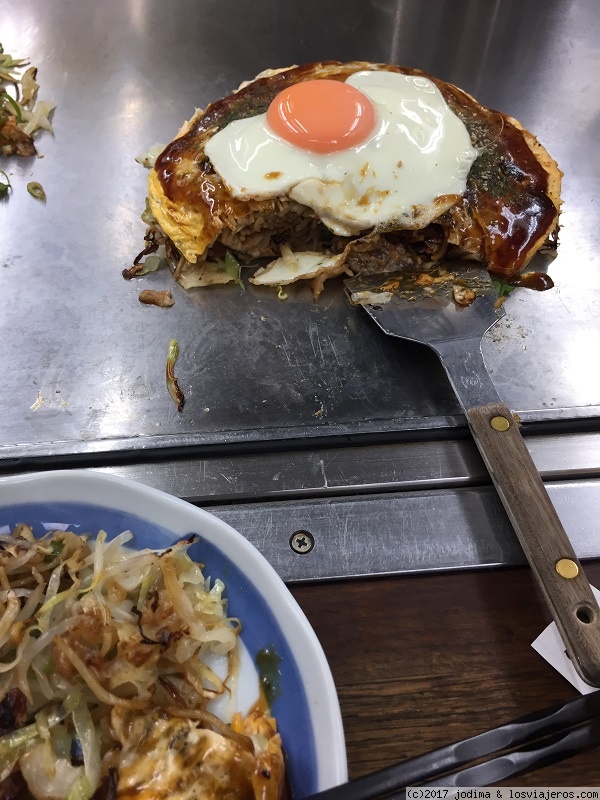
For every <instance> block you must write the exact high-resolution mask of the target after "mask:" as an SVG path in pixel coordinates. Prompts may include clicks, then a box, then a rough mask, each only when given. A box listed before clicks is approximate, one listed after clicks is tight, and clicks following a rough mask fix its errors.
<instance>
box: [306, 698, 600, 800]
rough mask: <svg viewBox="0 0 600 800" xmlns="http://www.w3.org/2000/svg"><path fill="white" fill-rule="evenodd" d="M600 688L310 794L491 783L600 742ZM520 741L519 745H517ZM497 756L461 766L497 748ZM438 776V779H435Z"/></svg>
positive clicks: (341, 795)
mask: <svg viewBox="0 0 600 800" xmlns="http://www.w3.org/2000/svg"><path fill="white" fill-rule="evenodd" d="M599 714H600V692H597V693H592V694H589V695H585V696H584V697H578V698H577V699H576V700H571V701H570V702H568V703H564V704H563V705H559V706H552V707H551V708H548V709H544V710H543V711H538V712H536V713H534V714H528V715H527V716H524V717H521V718H520V719H517V720H515V721H514V722H509V723H508V724H506V725H502V726H500V727H499V728H494V729H492V730H490V731H486V732H485V733H480V734H478V735H477V736H472V737H471V738H469V739H464V740H463V741H460V742H455V743H454V744H450V745H448V746H447V747H442V748H440V749H439V750H433V751H431V752H430V753H425V755H422V756H417V757H416V758H411V759H409V760H408V761H403V762H402V763H400V764H395V765H394V766H392V767H388V768H387V769H382V770H379V771H378V772H373V773H371V774H370V775H365V776H364V777H363V778H358V779H356V780H354V781H349V782H348V783H345V784H342V785H341V786H335V787H333V788H332V789H327V790H325V791H324V792H319V793H318V794H315V795H312V796H311V797H309V798H307V800H379V798H390V800H391V798H396V799H397V800H403V798H404V797H405V796H406V787H407V786H415V785H420V786H463V787H464V786H488V785H489V784H491V783H496V782H498V781H500V780H504V779H505V778H508V777H511V776H513V775H518V774H521V773H523V772H526V771H527V770H532V769H535V768H538V767H541V766H544V765H545V764H548V763H555V762H557V761H560V760H561V759H563V758H568V757H569V756H571V755H574V754H575V753H578V752H582V751H583V750H586V749H589V748H590V747H594V746H596V745H598V744H600V717H599V716H598V715H599ZM517 747H520V748H521V749H520V750H516V749H515V748H517ZM499 752H500V753H501V754H500V755H498V756H497V757H495V758H492V759H491V760H489V761H484V762H483V763H480V764H476V765H474V766H472V767H468V768H466V769H461V770H460V771H458V772H452V771H453V770H456V769H457V768H459V767H461V766H463V765H465V764H467V763H469V762H471V761H476V760H478V759H481V758H484V757H485V756H489V755H491V754H494V753H499ZM432 779H433V780H432Z"/></svg>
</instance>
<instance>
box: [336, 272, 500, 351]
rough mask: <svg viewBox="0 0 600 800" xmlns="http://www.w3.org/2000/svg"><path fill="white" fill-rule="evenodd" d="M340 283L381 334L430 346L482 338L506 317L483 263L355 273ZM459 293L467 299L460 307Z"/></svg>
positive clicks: (464, 299)
mask: <svg viewBox="0 0 600 800" xmlns="http://www.w3.org/2000/svg"><path fill="white" fill-rule="evenodd" d="M440 272H441V274H439V273H440ZM429 281H431V282H429ZM344 284H345V286H346V289H347V290H348V292H349V296H350V300H351V302H352V303H353V304H354V305H362V306H363V307H364V309H365V311H367V312H368V314H369V315H370V316H371V317H372V318H373V319H374V320H375V322H376V323H377V324H378V325H379V327H380V328H381V329H382V330H383V332H384V333H386V334H388V335H389V336H397V337H400V338H402V339H408V340H410V341H413V342H420V343H421V344H427V345H429V346H431V345H434V344H435V343H436V342H440V341H449V340H454V339H473V338H476V337H479V338H481V337H482V336H483V334H484V333H485V332H486V331H487V330H489V329H490V328H491V327H492V325H494V324H495V323H496V322H498V320H499V319H500V318H501V317H502V316H503V315H504V310H503V309H502V308H498V309H497V308H496V307H495V306H496V303H497V300H498V296H497V293H496V290H495V287H494V285H493V283H492V281H491V279H490V276H489V274H488V272H487V271H486V270H485V269H482V268H481V267H473V266H468V267H464V268H461V269H460V270H457V269H454V270H452V271H448V270H445V269H444V268H441V270H437V271H434V272H427V273H424V272H415V271H407V270H403V271H402V272H398V273H393V274H391V275H385V276H382V275H371V276H368V277H362V276H358V277H355V278H350V279H348V280H346V281H344ZM469 293H471V294H472V295H473V296H472V297H470V295H469ZM457 297H458V298H462V300H463V302H465V301H469V300H470V302H467V304H465V305H462V304H460V303H459V302H457V299H456V298H457Z"/></svg>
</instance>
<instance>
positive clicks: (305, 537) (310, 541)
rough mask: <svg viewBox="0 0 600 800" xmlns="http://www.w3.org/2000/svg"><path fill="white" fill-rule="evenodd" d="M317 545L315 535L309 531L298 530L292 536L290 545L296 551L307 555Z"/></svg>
mask: <svg viewBox="0 0 600 800" xmlns="http://www.w3.org/2000/svg"><path fill="white" fill-rule="evenodd" d="M314 546H315V537H314V536H313V535H312V533H309V531H296V532H295V533H292V535H291V536H290V547H291V548H292V550H293V551H294V553H298V555H301V556H305V555H306V554H307V553H310V551H311V550H312V549H313V547H314Z"/></svg>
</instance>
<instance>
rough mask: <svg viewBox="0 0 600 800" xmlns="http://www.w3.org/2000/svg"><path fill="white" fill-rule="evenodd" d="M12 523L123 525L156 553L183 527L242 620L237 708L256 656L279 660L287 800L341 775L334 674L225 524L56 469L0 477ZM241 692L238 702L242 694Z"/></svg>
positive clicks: (298, 616) (300, 620) (109, 481)
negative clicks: (273, 656) (289, 791)
mask: <svg viewBox="0 0 600 800" xmlns="http://www.w3.org/2000/svg"><path fill="white" fill-rule="evenodd" d="M19 522H25V523H27V524H29V525H32V526H33V528H34V531H35V532H36V534H38V535H42V534H43V533H45V532H46V531H47V530H51V529H53V528H57V527H60V528H61V529H65V527H66V526H68V529H69V530H72V531H75V532H77V533H93V534H96V533H98V531H99V530H101V529H104V530H105V531H106V532H107V533H108V536H109V538H112V537H113V536H116V535H117V534H119V533H121V532H122V531H125V530H130V531H131V532H132V533H133V534H134V539H133V541H132V542H130V544H129V546H132V545H133V546H135V547H137V548H144V547H150V548H153V549H161V548H164V547H168V546H169V545H171V544H173V543H174V542H175V541H177V540H178V539H181V538H182V537H184V536H187V535H188V534H190V533H196V534H198V535H199V536H200V537H201V538H200V541H199V542H198V543H197V544H195V545H194V546H193V547H192V548H191V549H190V551H189V553H190V555H191V557H192V558H194V559H195V560H196V561H199V562H202V563H203V564H205V569H204V574H205V575H206V576H211V577H212V578H213V579H214V578H217V577H218V578H220V579H221V580H222V581H223V582H224V583H225V587H226V589H225V595H226V596H227V598H228V613H229V614H230V615H231V616H235V617H239V618H240V619H241V620H242V624H243V631H242V642H243V645H244V650H245V651H246V653H245V656H244V658H243V659H242V665H241V670H240V676H239V684H240V694H241V695H242V696H243V697H242V699H241V700H240V704H241V706H242V708H241V709H240V710H242V711H245V710H246V709H245V708H243V706H244V705H247V704H248V702H250V703H251V702H252V699H253V698H255V692H256V693H257V691H258V676H257V671H256V668H255V660H256V656H257V655H258V654H259V653H261V652H262V651H263V650H265V649H270V650H271V651H274V652H275V653H276V654H277V656H279V658H280V659H281V661H280V662H279V671H280V673H281V675H280V678H279V679H278V681H279V687H278V688H279V694H278V696H277V697H276V699H274V700H273V702H272V704H271V711H272V713H273V714H274V716H275V717H276V719H277V723H278V727H279V730H280V732H281V737H282V740H283V746H284V750H285V753H286V757H287V762H288V775H289V780H290V785H291V788H292V790H293V797H294V798H295V800H301V798H303V797H306V796H307V795H309V794H311V793H313V792H317V791H321V790H323V789H326V788H329V787H330V786H335V785H337V784H339V783H342V782H344V781H345V780H347V766H346V751H345V746H344V734H343V728H342V721H341V715H340V708H339V704H338V700H337V695H336V691H335V686H334V683H333V678H332V676H331V672H330V670H329V666H328V664H327V661H326V659H325V655H324V653H323V651H322V649H321V646H320V644H319V642H318V640H317V637H316V635H315V633H314V631H313V630H312V628H311V627H310V625H309V623H308V620H307V619H306V617H305V616H304V614H303V613H302V611H301V609H300V607H299V606H298V604H297V603H296V601H295V600H294V598H293V597H292V596H291V594H290V593H289V592H288V590H287V588H286V587H285V584H284V583H283V581H282V580H281V579H280V578H279V576H278V575H277V573H276V572H275V570H274V569H273V568H272V567H271V566H270V564H268V562H267V561H266V560H265V559H264V557H263V556H262V555H261V554H260V553H259V552H258V551H257V550H256V549H255V548H254V547H253V546H252V545H251V544H250V543H249V542H248V541H247V539H245V538H244V537H243V536H242V535H241V534H239V533H237V531H235V530H234V529H233V528H231V527H230V526H229V525H227V524H226V523H225V522H222V521H221V520H220V519H218V518H217V517H215V516H213V515H212V514H209V513H208V512H206V511H203V510H202V509H199V508H196V507H195V506H192V505H190V504H189V503H186V502H185V501H183V500H179V499H178V498H176V497H172V496H171V495H168V494H165V493H164V492H160V491H157V490H155V489H150V488H148V487H146V486H143V485H141V484H139V483H135V482H134V481H129V480H125V479H123V478H116V477H112V476H108V475H102V474H98V473H91V472H79V471H56V472H46V473H37V474H33V475H22V476H17V477H10V478H2V479H0V528H5V526H8V527H10V528H12V527H14V526H15V525H16V524H17V523H19ZM244 698H245V699H244Z"/></svg>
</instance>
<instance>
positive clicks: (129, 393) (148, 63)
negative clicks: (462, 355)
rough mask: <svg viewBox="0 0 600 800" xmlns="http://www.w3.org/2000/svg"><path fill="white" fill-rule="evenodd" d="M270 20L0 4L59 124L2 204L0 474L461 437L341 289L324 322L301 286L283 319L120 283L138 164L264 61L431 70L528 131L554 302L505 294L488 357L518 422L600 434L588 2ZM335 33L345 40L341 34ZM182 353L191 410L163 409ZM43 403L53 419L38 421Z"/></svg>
mask: <svg viewBox="0 0 600 800" xmlns="http://www.w3.org/2000/svg"><path fill="white" fill-rule="evenodd" d="M265 12H266V6H265V8H263V7H262V6H261V4H260V2H258V4H257V3H254V4H252V5H248V4H247V3H245V2H243V0H230V2H228V3H220V2H216V0H198V2H196V3H194V4H193V6H190V5H189V4H188V3H186V2H184V0H173V2H172V3H170V4H169V13H168V14H166V13H165V10H164V4H163V3H161V2H160V0H148V2H144V3H140V2H138V0H127V2H125V3H120V2H117V0H107V2H104V3H100V4H98V3H96V4H93V3H80V2H78V1H77V0H58V1H57V2H56V3H53V4H51V5H48V4H39V3H35V2H33V0H5V2H4V4H3V19H2V22H3V26H2V37H3V44H4V45H5V47H6V48H7V51H11V52H15V53H19V54H21V53H23V54H25V55H28V56H30V57H31V59H32V63H34V64H36V65H37V66H38V67H39V70H40V71H39V81H40V83H41V85H42V86H43V90H44V95H45V96H47V97H49V98H51V99H53V100H55V101H56V102H57V103H58V108H57V110H56V114H55V118H54V123H55V131H56V135H55V138H54V139H53V138H52V137H50V136H43V137H42V138H41V139H40V140H39V145H40V151H41V152H42V153H43V154H44V158H43V159H37V160H36V161H35V163H33V164H30V163H27V164H24V163H18V164H15V163H14V162H11V165H10V168H9V172H10V173H11V180H12V179H13V178H14V180H13V183H14V184H15V187H16V191H15V192H14V193H13V196H12V197H11V198H10V202H8V203H3V204H2V214H3V223H2V231H3V250H2V254H1V256H0V287H1V288H2V290H3V296H4V297H8V298H10V302H8V303H6V304H5V305H4V308H3V314H2V318H1V319H0V336H1V337H2V342H3V353H4V358H5V361H4V366H5V370H4V374H3V386H2V392H1V395H0V420H1V421H0V427H1V433H2V447H0V457H3V458H5V459H8V458H13V457H19V458H26V457H30V456H34V455H35V456H36V457H39V456H44V455H49V454H56V455H64V456H67V455H70V454H73V453H103V452H111V453H114V452H123V453H125V452H128V451H137V452H138V453H139V452H140V451H147V450H151V449H154V448H164V447H178V446H188V445H199V446H203V445H209V444H210V445H213V444H219V445H223V446H226V445H232V444H234V443H248V442H251V441H253V442H256V443H260V442H264V441H270V440H273V439H282V440H297V439H301V438H306V437H320V436H325V437H346V436H347V435H349V434H356V433H365V434H369V435H370V434H375V433H385V432H391V431H396V432H403V431H421V432H427V431H429V430H431V429H439V428H445V429H452V428H454V427H456V426H457V425H463V424H464V420H463V418H462V416H461V414H460V412H459V409H458V406H457V403H456V401H455V399H454V397H453V395H452V392H451V391H450V388H449V387H448V385H447V383H446V379H445V376H444V373H443V371H442V369H441V368H440V367H439V365H438V364H437V363H436V360H435V357H434V356H433V354H429V353H427V352H426V351H424V349H423V348H421V347H418V346H416V345H408V344H406V345H401V346H399V344H398V343H397V342H389V341H387V340H386V339H385V337H383V336H380V335H379V334H378V332H377V331H375V330H373V328H372V326H370V325H369V324H368V320H364V319H363V318H362V315H361V314H360V313H359V312H358V310H357V309H352V308H350V307H349V306H348V305H347V304H346V301H345V299H344V297H343V296H342V292H341V289H340V287H339V286H336V287H330V288H329V289H328V290H327V291H326V293H325V294H324V295H323V297H322V298H321V300H320V302H319V304H318V305H316V306H315V305H313V304H312V300H311V298H310V293H309V291H308V290H307V289H306V288H299V289H293V288H292V289H290V291H288V294H289V295H290V299H289V300H287V301H286V302H285V304H282V303H281V302H280V301H278V300H277V298H276V297H275V296H274V295H273V294H272V293H270V292H269V291H265V290H261V289H259V288H257V287H251V288H249V289H248V290H247V291H246V292H245V293H242V292H241V291H240V290H239V289H237V288H233V287H224V288H223V289H215V290H208V291H204V292H201V291H196V292H194V291H192V292H189V293H186V292H184V291H183V290H181V289H180V287H178V286H175V287H173V284H172V281H171V278H170V276H169V275H167V274H164V273H155V274H154V275H152V276H148V277H147V278H144V279H141V280H139V281H132V282H125V281H123V279H122V278H121V270H122V269H123V268H124V267H127V266H129V265H130V263H131V260H132V258H133V256H134V255H135V254H136V253H137V251H138V250H139V249H140V246H141V241H142V237H143V230H144V225H143V223H142V222H141V220H140V219H139V214H140V213H141V211H142V210H143V207H144V197H145V180H146V174H145V171H144V170H143V169H142V168H141V167H140V166H139V165H138V164H136V163H135V161H134V158H135V156H137V155H138V154H139V153H140V152H143V151H144V150H145V149H146V148H147V147H148V146H150V145H152V144H154V143H155V142H157V141H158V142H160V141H163V142H164V141H167V140H169V139H170V138H171V137H172V136H173V134H174V133H175V131H176V130H177V128H178V127H179V125H180V123H181V122H182V121H183V120H184V119H185V118H189V116H190V114H191V113H192V112H193V110H194V108H195V107H196V106H204V105H205V104H206V103H207V102H209V101H210V100H212V99H215V98H217V97H219V96H221V95H223V94H225V93H227V92H229V91H231V89H233V88H234V87H235V86H236V85H237V84H238V83H239V82H240V81H241V80H243V79H245V78H248V77H251V76H252V75H254V74H256V73H257V72H259V71H260V70H261V69H263V68H264V67H265V66H271V67H273V66H282V65H284V64H287V63H294V62H295V63H301V62H305V61H310V60H314V59H318V58H338V59H342V60H348V59H351V58H356V57H358V58H365V59H371V60H375V61H390V60H392V61H397V62H400V63H403V64H407V65H411V66H418V67H421V68H422V69H424V70H425V71H428V72H431V73H432V74H436V75H439V76H440V77H442V78H444V79H446V80H449V81H452V82H454V83H456V84H458V85H459V86H462V87H463V88H464V89H466V90H467V91H470V92H472V93H473V94H475V95H476V96H477V97H478V99H480V100H481V101H482V102H483V103H486V104H488V105H490V106H491V107H497V108H501V109H502V110H504V111H506V112H508V113H510V114H512V115H514V116H515V117H517V118H518V119H520V121H521V122H523V124H525V125H526V126H527V127H528V128H530V129H531V130H532V131H534V132H535V133H536V134H537V135H538V136H539V138H540V139H541V141H542V142H543V143H544V144H545V145H546V146H547V147H548V149H549V151H550V152H551V153H552V154H553V155H554V156H555V157H556V158H557V159H558V160H559V162H560V165H561V167H562V169H563V170H564V172H565V183H564V200H565V203H564V207H563V214H562V217H561V223H562V229H561V248H560V252H559V255H558V258H557V259H556V261H555V262H554V263H553V264H552V267H551V274H552V276H553V278H554V280H555V282H556V288H555V289H554V290H551V291H549V292H545V293H542V294H538V293H533V292H526V291H525V290H519V291H516V292H514V293H513V295H512V296H511V297H510V298H509V300H508V301H507V303H506V305H505V308H506V311H507V316H506V317H505V319H504V320H503V322H502V323H500V324H499V326H497V330H494V331H493V332H492V333H491V334H490V335H488V336H487V337H486V340H485V342H484V353H485V358H486V363H487V364H488V365H489V367H490V372H491V374H492V378H493V380H494V383H495V384H496V388H497V389H498V392H499V393H500V394H501V396H502V397H503V398H505V399H506V401H507V403H508V405H509V406H510V407H511V409H512V410H514V411H517V412H518V413H519V414H520V415H521V417H522V419H524V420H557V419H558V420H560V419H565V418H570V419H581V418H585V417H598V416H599V415H600V386H599V384H598V377H597V375H596V373H595V372H594V370H592V369H590V368H589V364H590V361H589V357H588V359H587V360H586V354H588V353H590V352H591V351H592V347H593V342H598V341H600V313H598V311H599V309H600V268H599V267H600V262H599V258H600V256H599V255H598V253H599V252H600V225H599V224H598V222H599V220H598V214H599V213H600V212H599V211H598V207H597V203H595V202H592V201H593V199H594V197H595V194H596V187H597V185H598V180H599V179H600V175H599V174H598V169H599V168H600V167H599V165H598V162H597V160H593V159H591V158H590V159H586V160H584V159H583V158H582V156H583V154H585V153H590V152H594V151H595V142H596V138H597V136H596V133H595V127H594V126H595V121H596V118H597V113H598V99H597V93H596V92H595V85H594V78H593V76H594V75H595V72H596V70H595V64H596V42H597V40H598V35H599V33H600V31H599V27H600V20H599V18H598V15H597V12H596V4H595V2H594V0H581V1H580V2H577V3H575V2H558V0H536V1H535V2H530V3H527V4H524V3H523V2H521V1H520V0H503V2H502V3H499V2H495V3H489V2H486V1H485V0H479V2H477V1H476V2H473V1H472V0H440V2H438V3H436V4H435V11H432V7H431V6H430V5H429V4H423V3H421V2H419V0H403V2H388V1H387V0H369V1H367V2H363V0H344V1H343V2H342V0H331V2H329V3H327V4H326V6H325V7H324V6H323V4H322V3H321V2H320V0H304V2H302V3H299V2H289V3H279V4H273V3H269V5H268V13H265ZM334 19H335V20H338V19H343V20H344V35H343V36H339V37H332V36H331V25H330V24H329V23H328V20H329V22H330V21H331V20H334ZM424 30H426V31H427V35H425V36H424V35H423V31H424ZM573 87H577V91H574V90H573ZM29 180H38V181H39V182H40V183H42V185H43V186H44V188H45V190H46V192H47V194H48V202H47V204H46V205H45V206H42V205H41V204H38V206H39V207H35V204H34V201H33V200H32V199H31V198H30V197H29V196H28V195H27V193H26V191H25V189H24V187H25V184H26V183H27V182H28V181H29ZM140 287H142V288H151V289H166V288H171V289H172V291H173V295H174V298H175V305H174V306H173V308H172V309H158V308H152V307H141V306H140V304H139V303H138V302H137V294H138V291H139V288H140ZM262 318H264V321H262ZM174 337H175V338H177V339H178V340H179V342H180V345H181V351H182V356H181V361H180V368H181V380H182V390H183V391H184V393H185V395H186V398H187V405H186V409H185V413H184V414H183V415H178V414H177V412H176V409H174V408H173V407H172V404H171V403H170V400H169V398H168V397H166V396H165V393H164V391H163V380H162V367H163V364H162V353H163V352H164V349H165V347H166V344H167V342H168V341H169V340H170V339H171V338H174ZM38 390H39V391H41V392H42V395H43V397H44V398H54V399H55V402H50V401H48V402H44V404H43V405H42V406H41V407H40V408H39V409H37V411H32V410H31V409H30V407H31V405H32V404H33V403H34V401H35V398H36V397H37V392H38ZM56 398H60V403H59V402H56ZM61 403H62V404H61ZM204 409H209V410H208V411H205V410H204ZM320 409H322V410H323V413H322V414H321V415H315V411H317V410H320ZM340 441H345V440H343V439H340Z"/></svg>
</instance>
